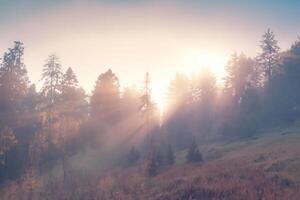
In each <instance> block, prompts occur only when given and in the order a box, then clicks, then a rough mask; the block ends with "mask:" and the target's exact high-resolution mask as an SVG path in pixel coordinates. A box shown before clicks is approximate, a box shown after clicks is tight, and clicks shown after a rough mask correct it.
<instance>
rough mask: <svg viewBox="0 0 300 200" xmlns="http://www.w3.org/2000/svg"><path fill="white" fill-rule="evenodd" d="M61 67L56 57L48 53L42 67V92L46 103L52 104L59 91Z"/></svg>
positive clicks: (61, 74)
mask: <svg viewBox="0 0 300 200" xmlns="http://www.w3.org/2000/svg"><path fill="white" fill-rule="evenodd" d="M62 76H63V73H62V69H61V64H60V61H59V59H58V57H57V56H56V55H54V54H51V55H49V57H48V59H47V60H46V64H45V65H44V68H43V73H42V80H43V81H44V83H43V87H42V91H41V92H42V94H43V96H44V97H46V99H47V101H48V105H49V106H50V105H53V104H54V103H55V102H56V101H57V98H58V96H59V94H60V93H61V82H62Z"/></svg>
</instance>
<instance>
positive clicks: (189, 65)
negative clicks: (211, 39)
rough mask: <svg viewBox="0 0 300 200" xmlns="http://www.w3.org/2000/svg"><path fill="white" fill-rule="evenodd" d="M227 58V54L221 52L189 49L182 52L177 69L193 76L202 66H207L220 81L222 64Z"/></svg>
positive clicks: (224, 63) (222, 69) (223, 71)
mask: <svg viewBox="0 0 300 200" xmlns="http://www.w3.org/2000/svg"><path fill="white" fill-rule="evenodd" d="M227 59H228V58H227V56H226V55H222V54H214V53H207V52H201V51H191V52H189V53H186V54H184V56H183V58H182V60H181V64H180V66H179V69H178V71H179V72H182V73H185V74H187V75H189V76H193V75H194V74H195V73H201V70H202V69H203V68H204V67H209V68H210V69H211V70H212V72H213V73H214V74H215V76H216V78H217V80H218V81H220V80H221V79H222V77H223V76H224V75H225V69H224V66H225V65H226V62H227Z"/></svg>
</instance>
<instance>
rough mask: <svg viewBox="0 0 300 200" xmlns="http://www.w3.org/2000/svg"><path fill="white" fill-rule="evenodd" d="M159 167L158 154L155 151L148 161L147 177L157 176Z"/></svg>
mask: <svg viewBox="0 0 300 200" xmlns="http://www.w3.org/2000/svg"><path fill="white" fill-rule="evenodd" d="M157 170H158V166H157V158H156V152H155V151H154V150H153V151H152V152H151V153H150V155H149V158H148V159H147V160H146V175H147V176H150V177H151V176H155V175H156V174H157Z"/></svg>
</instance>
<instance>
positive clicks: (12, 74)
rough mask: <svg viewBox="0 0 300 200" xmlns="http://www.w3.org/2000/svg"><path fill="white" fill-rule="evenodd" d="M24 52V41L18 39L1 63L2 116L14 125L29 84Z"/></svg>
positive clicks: (0, 102)
mask: <svg viewBox="0 0 300 200" xmlns="http://www.w3.org/2000/svg"><path fill="white" fill-rule="evenodd" d="M23 54H24V46H23V43H22V42H19V41H16V42H15V43H14V47H13V48H9V49H8V51H7V52H5V53H4V56H3V59H2V63H1V65H0V94H1V95H0V111H1V115H0V117H1V119H2V120H4V121H6V122H7V123H8V122H10V124H11V125H13V126H16V124H17V123H16V122H17V121H16V119H17V118H18V119H19V116H17V113H18V112H19V111H20V109H21V103H22V101H23V99H24V97H25V96H26V93H27V86H28V77H27V70H26V67H25V64H24V63H23Z"/></svg>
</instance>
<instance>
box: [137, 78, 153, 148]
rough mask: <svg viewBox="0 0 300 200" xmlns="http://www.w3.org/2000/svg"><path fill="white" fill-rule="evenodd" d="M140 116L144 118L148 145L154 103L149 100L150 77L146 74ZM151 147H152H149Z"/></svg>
mask: <svg viewBox="0 0 300 200" xmlns="http://www.w3.org/2000/svg"><path fill="white" fill-rule="evenodd" d="M140 109H141V112H142V114H143V115H144V116H145V123H144V124H145V128H146V140H147V143H148V145H150V143H151V142H152V138H151V136H150V131H151V128H152V127H153V125H154V121H153V120H154V111H155V109H154V103H153V102H152V99H151V89H150V75H149V73H148V72H147V73H146V75H145V80H144V87H143V93H142V96H141V106H140ZM150 146H152V145H150Z"/></svg>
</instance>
